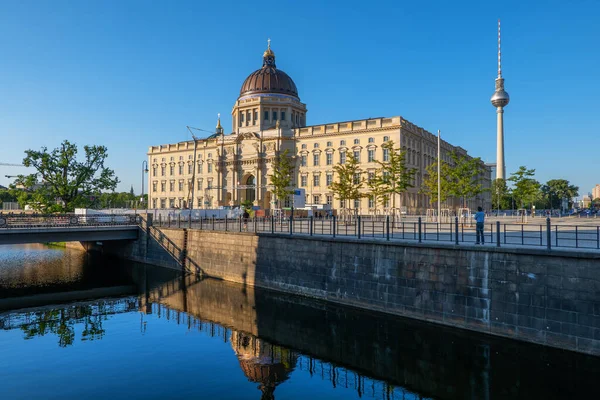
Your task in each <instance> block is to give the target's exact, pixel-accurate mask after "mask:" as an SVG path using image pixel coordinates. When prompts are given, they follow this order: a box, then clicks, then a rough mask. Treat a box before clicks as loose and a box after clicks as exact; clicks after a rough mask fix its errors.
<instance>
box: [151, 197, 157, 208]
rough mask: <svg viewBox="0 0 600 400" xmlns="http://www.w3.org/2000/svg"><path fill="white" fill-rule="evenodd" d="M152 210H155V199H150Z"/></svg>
mask: <svg viewBox="0 0 600 400" xmlns="http://www.w3.org/2000/svg"><path fill="white" fill-rule="evenodd" d="M152 208H156V199H152Z"/></svg>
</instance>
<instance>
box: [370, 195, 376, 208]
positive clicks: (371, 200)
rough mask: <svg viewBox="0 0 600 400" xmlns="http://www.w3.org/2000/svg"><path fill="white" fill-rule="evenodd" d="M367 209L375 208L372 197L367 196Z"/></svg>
mask: <svg viewBox="0 0 600 400" xmlns="http://www.w3.org/2000/svg"><path fill="white" fill-rule="evenodd" d="M369 208H375V199H374V198H373V196H369Z"/></svg>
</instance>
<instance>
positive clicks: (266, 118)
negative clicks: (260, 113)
mask: <svg viewBox="0 0 600 400" xmlns="http://www.w3.org/2000/svg"><path fill="white" fill-rule="evenodd" d="M264 114H265V115H264V118H263V119H264V120H265V121H268V120H269V112H268V111H265V112H264Z"/></svg>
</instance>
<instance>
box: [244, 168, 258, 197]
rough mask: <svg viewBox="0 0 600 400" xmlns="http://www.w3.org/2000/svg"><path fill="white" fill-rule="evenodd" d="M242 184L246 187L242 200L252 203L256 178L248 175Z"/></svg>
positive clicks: (254, 195)
mask: <svg viewBox="0 0 600 400" xmlns="http://www.w3.org/2000/svg"><path fill="white" fill-rule="evenodd" d="M243 184H244V185H245V186H246V189H245V192H246V193H245V196H244V200H246V201H248V200H250V201H251V202H254V200H256V178H254V175H248V177H247V178H246V182H244V183H243Z"/></svg>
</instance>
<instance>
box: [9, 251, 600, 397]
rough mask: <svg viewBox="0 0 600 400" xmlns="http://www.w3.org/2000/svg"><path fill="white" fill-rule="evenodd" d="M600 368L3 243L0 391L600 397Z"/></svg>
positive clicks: (583, 360)
mask: <svg viewBox="0 0 600 400" xmlns="http://www.w3.org/2000/svg"><path fill="white" fill-rule="evenodd" d="M27 307H28V308H27ZM599 373H600V359H599V358H595V357H588V356H583V355H580V354H576V353H571V352H563V351H558V350H554V349H549V348H545V347H541V346H534V345H526V344H522V343H519V342H515V341H510V340H504V339H498V338H493V337H487V336H484V335H476V334H471V333H468V332H464V331H461V330H455V329H448V328H444V327H439V326H436V325H430V324H424V323H417V322H415V321H412V320H405V319H400V318H393V317H388V316H385V315H381V314H377V313H369V312H363V311H358V310H354V309H349V308H344V307H338V306H334V305H329V304H325V303H322V302H316V301H312V300H307V299H303V298H299V297H295V296H287V295H284V294H280V293H274V292H270V291H263V290H258V289H254V288H252V287H244V286H242V285H234V284H229V283H226V282H222V281H216V280H210V279H207V280H199V279H198V278H196V277H193V276H181V275H180V274H177V273H176V272H175V271H169V270H165V269H160V268H153V267H149V266H144V265H136V264H132V263H122V262H119V261H116V260H112V259H103V258H102V257H100V256H92V255H87V254H85V253H82V252H79V251H75V250H66V249H58V248H48V247H46V246H42V245H23V246H0V399H63V400H64V399H86V400H88V399H106V398H110V399H137V398H143V399H183V398H185V399H192V398H203V399H275V398H276V399H358V398H367V399H372V398H373V399H426V398H435V399H517V398H522V399H551V398H562V399H571V398H576V397H581V398H597V397H598V394H597V393H598V390H597V389H596V386H597V385H596V379H597V377H598V376H599V375H598V374H599Z"/></svg>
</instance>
